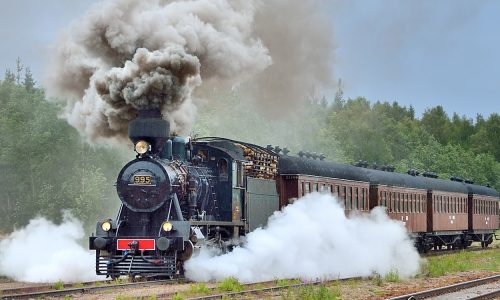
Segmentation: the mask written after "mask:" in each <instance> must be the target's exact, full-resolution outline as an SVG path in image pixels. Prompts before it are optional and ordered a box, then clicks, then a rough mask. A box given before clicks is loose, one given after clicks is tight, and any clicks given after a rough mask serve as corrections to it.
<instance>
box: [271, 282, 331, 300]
mask: <svg viewBox="0 0 500 300" xmlns="http://www.w3.org/2000/svg"><path fill="white" fill-rule="evenodd" d="M340 297H341V293H340V289H339V288H338V287H337V286H334V287H326V286H325V285H320V286H314V285H305V286H301V287H299V288H294V289H288V290H287V291H286V292H285V293H282V295H281V298H282V299H301V300H302V299H305V300H334V299H339V298H340Z"/></svg>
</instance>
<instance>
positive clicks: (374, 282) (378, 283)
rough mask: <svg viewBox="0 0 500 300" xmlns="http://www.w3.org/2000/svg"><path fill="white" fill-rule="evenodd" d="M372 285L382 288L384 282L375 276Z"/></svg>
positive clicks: (377, 275) (380, 277) (378, 276)
mask: <svg viewBox="0 0 500 300" xmlns="http://www.w3.org/2000/svg"><path fill="white" fill-rule="evenodd" d="M372 283H373V284H374V285H376V286H382V284H383V283H384V280H383V279H382V276H380V275H379V274H375V275H374V276H373V278H372Z"/></svg>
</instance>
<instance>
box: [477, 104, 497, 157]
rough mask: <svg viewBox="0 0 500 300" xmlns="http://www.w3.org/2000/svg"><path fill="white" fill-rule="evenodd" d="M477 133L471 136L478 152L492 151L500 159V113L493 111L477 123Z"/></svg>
mask: <svg viewBox="0 0 500 300" xmlns="http://www.w3.org/2000/svg"><path fill="white" fill-rule="evenodd" d="M476 126H477V133H475V134H474V135H473V136H471V137H470V139H471V141H472V145H471V147H472V149H474V151H475V152H476V153H490V154H492V155H493V156H494V157H495V159H496V160H497V161H500V115H498V114H497V113H493V114H491V115H490V117H489V118H488V120H486V121H482V122H481V123H478V124H477V125H476Z"/></svg>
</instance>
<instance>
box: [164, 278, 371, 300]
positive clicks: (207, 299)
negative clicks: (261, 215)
mask: <svg viewBox="0 0 500 300" xmlns="http://www.w3.org/2000/svg"><path fill="white" fill-rule="evenodd" d="M358 279H363V277H350V278H342V279H333V280H322V281H311V282H304V283H294V284H287V285H277V281H276V280H273V281H265V282H258V283H248V284H242V285H241V286H242V287H243V290H242V291H237V292H223V293H220V292H218V290H217V288H216V287H214V288H209V290H211V292H214V293H211V294H210V295H204V296H197V297H191V298H186V300H188V299H189V300H211V299H240V298H242V297H244V296H248V295H258V294H262V293H276V292H280V291H283V290H287V289H296V288H300V287H305V286H314V285H321V284H328V283H332V282H339V281H348V280H358ZM262 285H271V286H266V287H260V286H262ZM217 292H218V293H217ZM172 296H173V294H172V293H165V294H157V295H156V297H157V298H158V299H170V298H172Z"/></svg>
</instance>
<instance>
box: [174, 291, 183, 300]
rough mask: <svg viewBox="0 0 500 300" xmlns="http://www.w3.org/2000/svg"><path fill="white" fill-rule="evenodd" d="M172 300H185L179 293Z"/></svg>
mask: <svg viewBox="0 0 500 300" xmlns="http://www.w3.org/2000/svg"><path fill="white" fill-rule="evenodd" d="M172 300H184V296H182V294H180V293H179V292H177V293H175V295H174V296H173V297H172Z"/></svg>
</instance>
